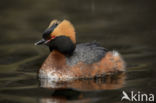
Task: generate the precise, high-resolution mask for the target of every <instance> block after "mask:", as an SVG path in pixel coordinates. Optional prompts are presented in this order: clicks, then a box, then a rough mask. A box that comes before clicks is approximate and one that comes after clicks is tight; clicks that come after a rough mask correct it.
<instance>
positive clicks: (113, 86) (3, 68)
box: [0, 0, 156, 103]
mask: <svg viewBox="0 0 156 103" xmlns="http://www.w3.org/2000/svg"><path fill="white" fill-rule="evenodd" d="M155 3H156V2H155V0H129V1H128V0H109V1H108V0H44V1H43V0H34V1H32V0H3V1H1V3H0V103H53V102H56V103H59V102H61V103H64V102H69V103H72V102H74V103H95V102H100V103H104V102H106V103H108V102H109V103H119V102H121V101H120V100H121V96H122V91H123V90H124V91H126V92H127V93H130V92H131V91H135V92H138V91H140V92H141V93H147V94H148V93H153V94H155V93H156V68H155V67H156V48H155V44H156V39H155V37H156V29H155V28H156V20H155V18H156V14H155V11H156V7H155ZM52 19H59V20H63V19H69V20H70V21H72V23H73V24H74V25H75V28H76V32H77V40H78V42H89V41H94V40H96V41H98V42H99V43H101V44H102V45H103V46H104V47H105V48H108V49H112V50H118V51H119V52H120V53H121V54H122V55H123V58H124V59H125V61H126V63H127V68H126V70H127V71H126V73H125V74H117V75H114V76H107V77H104V78H101V79H100V78H99V79H96V80H93V79H89V80H80V81H72V82H69V83H58V84H56V83H52V82H50V81H43V80H39V79H38V78H37V71H38V69H39V67H40V66H41V64H42V62H43V61H44V59H45V58H46V56H47V55H48V53H49V50H48V48H47V47H44V46H41V47H38V46H37V47H36V46H34V45H33V43H34V42H36V41H38V40H39V39H41V34H42V32H43V31H44V29H45V28H46V27H47V26H48V23H49V22H50V21H51V20H52ZM52 87H53V88H52ZM54 88H55V89H54ZM56 88H57V89H56ZM60 88H62V89H60Z"/></svg>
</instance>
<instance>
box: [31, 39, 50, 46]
mask: <svg viewBox="0 0 156 103" xmlns="http://www.w3.org/2000/svg"><path fill="white" fill-rule="evenodd" d="M47 43H48V40H45V39H41V40H40V41H38V42H36V43H35V44H34V45H42V44H47Z"/></svg>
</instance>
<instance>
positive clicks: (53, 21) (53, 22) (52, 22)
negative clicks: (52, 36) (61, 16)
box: [48, 19, 60, 28]
mask: <svg viewBox="0 0 156 103" xmlns="http://www.w3.org/2000/svg"><path fill="white" fill-rule="evenodd" d="M55 23H57V24H59V23H60V21H58V20H56V19H54V20H52V21H51V22H50V24H49V26H48V28H50V27H51V26H52V25H53V24H55Z"/></svg>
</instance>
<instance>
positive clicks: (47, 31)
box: [43, 23, 58, 40]
mask: <svg viewBox="0 0 156 103" xmlns="http://www.w3.org/2000/svg"><path fill="white" fill-rule="evenodd" d="M57 25H58V24H57V23H54V24H53V25H52V26H51V27H50V28H48V29H46V30H45V31H44V32H43V38H44V39H46V40H47V39H50V38H51V37H50V34H51V33H52V32H53V31H54V29H55V28H56V27H57Z"/></svg>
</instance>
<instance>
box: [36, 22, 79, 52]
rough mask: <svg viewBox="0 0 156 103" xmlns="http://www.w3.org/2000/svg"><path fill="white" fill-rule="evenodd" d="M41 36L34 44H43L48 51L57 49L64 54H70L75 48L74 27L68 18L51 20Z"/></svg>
mask: <svg viewBox="0 0 156 103" xmlns="http://www.w3.org/2000/svg"><path fill="white" fill-rule="evenodd" d="M42 37H43V38H42V39H41V40H40V41H38V42H36V43H35V45H41V44H45V45H47V46H49V48H50V51H52V50H57V51H59V52H61V53H64V54H70V53H72V52H73V51H74V49H75V44H76V37H75V29H74V27H73V25H72V24H71V23H70V22H69V21H68V20H63V21H62V22H60V21H58V20H52V21H51V22H50V24H49V26H48V28H47V29H46V30H45V31H44V32H43V36H42Z"/></svg>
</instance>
